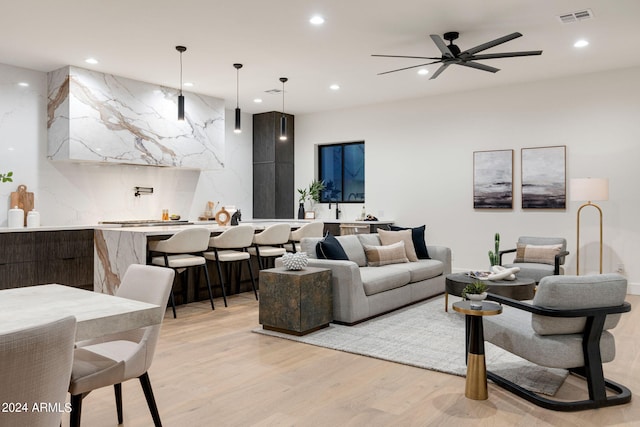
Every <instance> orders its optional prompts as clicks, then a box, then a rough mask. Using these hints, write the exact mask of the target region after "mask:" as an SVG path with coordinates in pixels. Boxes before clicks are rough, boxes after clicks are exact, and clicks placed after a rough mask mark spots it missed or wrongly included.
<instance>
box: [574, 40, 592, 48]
mask: <svg viewBox="0 0 640 427" xmlns="http://www.w3.org/2000/svg"><path fill="white" fill-rule="evenodd" d="M585 46H589V42H588V41H586V40H584V39H583V40H578V41H577V42H575V43H574V44H573V47H585Z"/></svg>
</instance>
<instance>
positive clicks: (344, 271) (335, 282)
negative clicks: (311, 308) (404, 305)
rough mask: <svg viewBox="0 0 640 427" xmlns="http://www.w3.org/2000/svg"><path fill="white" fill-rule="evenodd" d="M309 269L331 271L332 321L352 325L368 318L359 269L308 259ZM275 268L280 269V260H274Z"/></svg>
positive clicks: (345, 263) (354, 266) (351, 265)
mask: <svg viewBox="0 0 640 427" xmlns="http://www.w3.org/2000/svg"><path fill="white" fill-rule="evenodd" d="M307 265H308V266H309V267H318V268H328V269H330V270H331V283H332V288H333V319H334V320H337V321H340V322H344V323H353V322H356V321H357V320H360V319H364V318H366V317H369V301H368V300H367V296H366V295H365V293H364V286H363V285H362V279H361V278H360V268H359V267H358V264H356V263H355V262H353V261H339V260H331V259H315V258H309V263H308V264H307ZM276 267H282V259H281V258H277V259H276Z"/></svg>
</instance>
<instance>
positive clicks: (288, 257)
mask: <svg viewBox="0 0 640 427" xmlns="http://www.w3.org/2000/svg"><path fill="white" fill-rule="evenodd" d="M308 263H309V259H308V258H307V253H306V252H296V253H290V252H287V253H286V254H284V255H283V256H282V264H283V265H284V268H285V269H287V270H293V271H299V270H302V269H303V268H305V267H306V266H307V264H308Z"/></svg>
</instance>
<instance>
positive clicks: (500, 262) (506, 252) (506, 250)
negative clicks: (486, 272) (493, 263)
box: [498, 248, 517, 265]
mask: <svg viewBox="0 0 640 427" xmlns="http://www.w3.org/2000/svg"><path fill="white" fill-rule="evenodd" d="M515 251H517V249H516V248H513V249H505V250H504V251H499V252H498V256H499V257H500V258H499V261H498V263H499V264H500V265H502V255H504V254H509V253H512V252H515Z"/></svg>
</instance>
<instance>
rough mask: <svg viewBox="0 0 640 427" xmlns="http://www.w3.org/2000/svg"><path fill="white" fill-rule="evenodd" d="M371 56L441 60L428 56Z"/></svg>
mask: <svg viewBox="0 0 640 427" xmlns="http://www.w3.org/2000/svg"><path fill="white" fill-rule="evenodd" d="M371 56H379V57H382V58H412V59H441V58H432V57H430V56H404V55H371Z"/></svg>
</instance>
